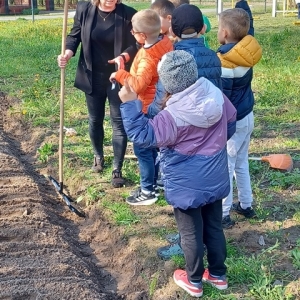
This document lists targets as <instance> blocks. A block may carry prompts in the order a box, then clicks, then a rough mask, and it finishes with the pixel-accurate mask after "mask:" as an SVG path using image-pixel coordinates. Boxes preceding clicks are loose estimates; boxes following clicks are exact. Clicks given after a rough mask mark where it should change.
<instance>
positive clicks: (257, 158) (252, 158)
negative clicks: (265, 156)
mask: <svg viewBox="0 0 300 300" xmlns="http://www.w3.org/2000/svg"><path fill="white" fill-rule="evenodd" d="M248 159H250V160H262V159H261V157H248Z"/></svg>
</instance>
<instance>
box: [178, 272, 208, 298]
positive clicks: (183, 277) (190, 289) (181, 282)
mask: <svg viewBox="0 0 300 300" xmlns="http://www.w3.org/2000/svg"><path fill="white" fill-rule="evenodd" d="M173 279H174V281H175V283H176V284H177V285H178V286H180V287H181V288H182V289H184V290H185V291H186V292H187V293H188V294H189V295H191V296H193V297H198V298H199V297H201V296H202V295H203V289H202V283H199V285H198V286H196V285H194V284H192V283H190V282H189V280H188V277H187V273H186V271H184V270H176V271H175V272H174V275H173Z"/></svg>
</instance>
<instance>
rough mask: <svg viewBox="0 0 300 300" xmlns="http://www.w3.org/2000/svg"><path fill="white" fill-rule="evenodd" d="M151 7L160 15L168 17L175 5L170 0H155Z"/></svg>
mask: <svg viewBox="0 0 300 300" xmlns="http://www.w3.org/2000/svg"><path fill="white" fill-rule="evenodd" d="M151 9H153V10H155V11H156V12H157V13H158V14H159V16H160V17H163V18H166V17H167V16H168V15H172V13H173V11H174V9H175V6H174V4H173V3H172V2H171V1H169V0H155V1H154V2H153V3H152V4H151Z"/></svg>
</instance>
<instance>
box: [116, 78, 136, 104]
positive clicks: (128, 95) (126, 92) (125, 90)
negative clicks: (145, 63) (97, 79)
mask: <svg viewBox="0 0 300 300" xmlns="http://www.w3.org/2000/svg"><path fill="white" fill-rule="evenodd" d="M119 97H120V99H121V101H122V102H128V101H132V100H136V99H137V93H136V92H135V91H134V90H133V89H132V87H131V86H130V85H129V84H128V81H127V79H125V81H124V85H123V87H122V88H121V90H120V92H119Z"/></svg>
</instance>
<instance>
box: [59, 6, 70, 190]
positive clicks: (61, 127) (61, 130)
mask: <svg viewBox="0 0 300 300" xmlns="http://www.w3.org/2000/svg"><path fill="white" fill-rule="evenodd" d="M67 22H68V0H65V5H64V18H63V30H62V38H61V55H65V51H66V36H67ZM64 99H65V68H61V69H60V119H59V120H60V121H59V165H58V166H59V183H60V184H61V187H62V186H63V185H62V183H63V142H64V140H63V138H64Z"/></svg>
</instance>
